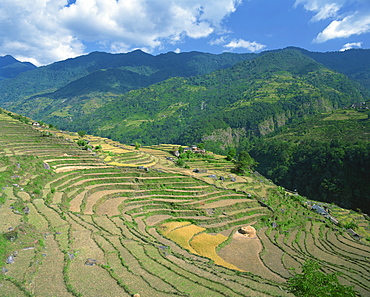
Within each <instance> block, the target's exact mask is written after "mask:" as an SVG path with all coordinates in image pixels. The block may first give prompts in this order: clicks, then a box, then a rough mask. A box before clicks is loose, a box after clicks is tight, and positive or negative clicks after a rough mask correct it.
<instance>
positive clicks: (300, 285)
mask: <svg viewBox="0 0 370 297" xmlns="http://www.w3.org/2000/svg"><path fill="white" fill-rule="evenodd" d="M287 285H288V288H289V291H290V292H291V293H293V294H294V295H296V296H299V297H325V296H328V297H329V296H330V297H342V296H346V297H355V296H356V291H355V290H354V289H353V286H346V285H341V284H340V283H339V281H338V278H337V274H335V273H332V274H330V273H324V272H322V271H320V265H319V264H318V263H317V262H315V261H312V260H308V261H306V262H305V263H304V264H303V266H302V273H301V274H297V275H295V276H292V277H290V278H289V279H288V281H287Z"/></svg>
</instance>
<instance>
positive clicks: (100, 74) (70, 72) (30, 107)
mask: <svg viewBox="0 0 370 297" xmlns="http://www.w3.org/2000/svg"><path fill="white" fill-rule="evenodd" d="M254 56H255V54H241V55H239V54H229V53H224V54H220V55H214V54H207V53H200V52H190V53H181V54H175V53H167V54H161V55H158V56H153V55H150V54H147V53H144V52H142V51H140V50H136V51H133V52H130V53H126V54H108V53H103V52H93V53H90V54H88V55H85V56H80V57H77V58H73V59H67V60H65V61H60V62H56V63H53V64H51V65H47V66H43V67H39V68H37V69H35V70H33V71H30V72H27V73H24V74H21V75H19V76H18V77H16V78H14V79H12V80H6V81H1V82H0V104H1V106H3V107H4V106H5V107H7V108H11V109H12V110H14V111H17V112H18V113H23V114H27V115H29V116H30V115H31V116H33V115H37V117H40V116H42V110H40V109H42V108H45V107H51V106H52V105H54V103H56V104H58V103H59V104H60V103H61V101H63V100H72V99H73V98H75V101H76V102H75V104H81V105H83V104H84V102H82V103H79V101H80V100H81V101H88V100H87V99H86V98H84V96H83V95H89V94H94V93H96V92H98V93H99V94H101V93H103V95H102V96H104V92H108V91H109V92H112V93H113V94H122V93H125V92H127V91H128V90H132V89H138V88H140V87H143V86H148V85H150V84H153V83H156V82H159V81H162V80H165V79H168V78H170V77H174V76H184V77H187V76H191V75H199V74H205V73H210V72H212V71H215V70H217V69H222V68H227V67H230V66H232V65H234V64H235V63H237V62H239V61H242V60H245V59H251V58H253V57H254ZM94 72H97V73H94ZM69 84H70V85H69ZM20 86H22V87H21V88H20ZM60 88H62V89H61V90H59V89H60ZM55 91H56V92H55ZM54 92H55V93H54ZM96 96H99V95H97V94H95V97H96ZM30 97H31V98H30ZM90 97H91V96H90ZM25 100H27V103H26V104H25V102H24V101H25ZM55 100H56V102H54V101H55ZM105 100H106V99H105ZM40 102H42V103H41V105H40V106H39V104H40ZM35 109H36V112H37V111H39V113H38V114H37V113H36V112H35ZM87 111H88V110H87Z"/></svg>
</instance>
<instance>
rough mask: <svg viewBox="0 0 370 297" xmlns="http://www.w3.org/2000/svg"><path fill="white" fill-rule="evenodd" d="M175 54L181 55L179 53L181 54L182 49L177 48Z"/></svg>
mask: <svg viewBox="0 0 370 297" xmlns="http://www.w3.org/2000/svg"><path fill="white" fill-rule="evenodd" d="M173 52H174V53H176V54H179V53H181V49H179V48H177V49H175V50H174V51H173Z"/></svg>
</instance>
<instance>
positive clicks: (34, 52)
mask: <svg viewBox="0 0 370 297" xmlns="http://www.w3.org/2000/svg"><path fill="white" fill-rule="evenodd" d="M241 2H242V0H198V1H195V0H177V1H174V0H76V1H71V0H52V1H45V0H33V1H31V2H30V1H28V0H2V1H1V2H0V55H4V54H12V55H14V56H15V57H17V58H19V57H23V59H28V60H30V59H31V58H34V59H35V60H34V61H36V63H37V64H46V63H50V62H53V61H55V60H61V59H66V58H69V57H75V56H77V55H81V54H83V53H84V51H85V50H86V44H87V43H90V44H91V43H93V44H99V45H100V46H101V49H102V50H106V51H110V52H120V51H123V52H124V51H129V50H131V49H134V48H142V49H145V50H147V51H149V52H150V51H153V50H154V49H160V48H161V47H162V46H164V45H165V44H176V43H179V42H181V41H182V40H183V39H184V38H185V37H188V38H202V37H208V36H209V35H210V34H212V33H214V32H218V31H220V32H221V31H222V24H223V21H224V20H225V18H226V17H228V16H229V15H230V14H231V13H233V12H234V11H235V10H236V8H237V6H238V5H240V4H241Z"/></svg>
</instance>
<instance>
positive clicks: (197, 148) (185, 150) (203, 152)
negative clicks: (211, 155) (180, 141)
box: [173, 145, 206, 157]
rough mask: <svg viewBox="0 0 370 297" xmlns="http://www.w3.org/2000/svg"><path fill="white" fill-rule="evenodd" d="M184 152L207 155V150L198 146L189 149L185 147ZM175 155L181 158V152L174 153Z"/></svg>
mask: <svg viewBox="0 0 370 297" xmlns="http://www.w3.org/2000/svg"><path fill="white" fill-rule="evenodd" d="M183 149H184V152H189V151H190V152H192V153H194V154H205V153H206V150H205V149H200V148H199V147H198V146H196V145H191V146H189V147H184V148H183ZM173 154H174V155H175V157H179V156H180V152H179V150H175V151H174V152H173Z"/></svg>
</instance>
